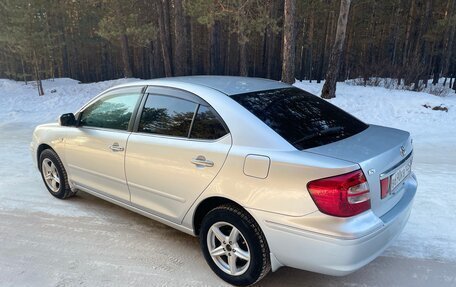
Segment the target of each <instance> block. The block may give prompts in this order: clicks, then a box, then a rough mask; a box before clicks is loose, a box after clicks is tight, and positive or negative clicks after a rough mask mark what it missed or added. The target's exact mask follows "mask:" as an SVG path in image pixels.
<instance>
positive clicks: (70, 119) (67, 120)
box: [59, 113, 76, 127]
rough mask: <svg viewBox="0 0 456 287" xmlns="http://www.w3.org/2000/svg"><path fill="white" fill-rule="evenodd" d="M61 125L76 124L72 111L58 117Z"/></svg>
mask: <svg viewBox="0 0 456 287" xmlns="http://www.w3.org/2000/svg"><path fill="white" fill-rule="evenodd" d="M59 122H60V125H61V126H64V127H70V126H75V125H76V117H75V116H74V114H73V113H68V114H63V115H61V116H60V118H59Z"/></svg>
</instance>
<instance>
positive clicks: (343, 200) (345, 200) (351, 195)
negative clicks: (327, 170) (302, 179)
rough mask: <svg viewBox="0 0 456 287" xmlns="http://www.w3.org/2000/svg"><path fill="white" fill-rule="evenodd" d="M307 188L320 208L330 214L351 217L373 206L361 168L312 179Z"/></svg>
mask: <svg viewBox="0 0 456 287" xmlns="http://www.w3.org/2000/svg"><path fill="white" fill-rule="evenodd" d="M307 189H308V190H309V192H310V195H311V196H312V199H313V201H314V202H315V204H316V205H317V207H318V209H319V210H320V211H321V212H323V213H326V214H328V215H333V216H338V217H349V216H353V215H356V214H360V213H362V212H364V211H366V210H369V209H370V208H371V203H370V196H369V185H368V183H367V180H366V177H365V176H364V173H363V171H362V170H360V169H359V170H356V171H353V172H350V173H347V174H342V175H338V176H334V177H328V178H323V179H318V180H314V181H311V182H309V183H308V184H307Z"/></svg>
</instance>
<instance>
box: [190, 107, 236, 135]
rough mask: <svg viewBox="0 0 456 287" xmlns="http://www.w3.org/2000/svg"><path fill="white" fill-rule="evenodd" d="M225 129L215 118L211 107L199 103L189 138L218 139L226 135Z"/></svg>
mask: <svg viewBox="0 0 456 287" xmlns="http://www.w3.org/2000/svg"><path fill="white" fill-rule="evenodd" d="M226 134H227V131H226V129H225V127H224V126H223V124H222V123H221V122H220V121H219V119H218V118H217V116H216V114H215V111H214V110H213V109H212V108H209V107H206V106H202V105H200V106H199V108H198V112H197V113H196V116H195V119H194V121H193V126H192V131H191V133H190V138H193V139H208V140H212V139H218V138H221V137H222V136H224V135H226Z"/></svg>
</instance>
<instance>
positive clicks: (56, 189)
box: [39, 149, 76, 199]
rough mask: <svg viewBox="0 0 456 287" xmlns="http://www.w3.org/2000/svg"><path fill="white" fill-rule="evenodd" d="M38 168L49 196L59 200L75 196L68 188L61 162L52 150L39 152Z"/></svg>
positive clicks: (66, 177)
mask: <svg viewBox="0 0 456 287" xmlns="http://www.w3.org/2000/svg"><path fill="white" fill-rule="evenodd" d="M39 168H40V173H41V178H42V179H43V182H44V185H45V186H46V188H47V190H48V191H49V193H50V194H52V195H53V196H55V197H57V198H59V199H65V198H68V197H71V196H73V195H75V194H76V192H73V191H72V190H71V188H70V184H69V183H68V176H67V173H66V171H65V168H64V167H63V164H62V161H61V160H60V158H59V156H58V155H57V154H56V153H55V152H54V151H53V150H51V149H46V150H44V151H42V152H41V154H40V159H39Z"/></svg>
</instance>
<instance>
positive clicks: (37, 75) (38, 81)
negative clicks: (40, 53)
mask: <svg viewBox="0 0 456 287" xmlns="http://www.w3.org/2000/svg"><path fill="white" fill-rule="evenodd" d="M33 60H34V66H35V67H34V70H35V81H36V88H37V89H38V96H44V90H43V83H42V82H41V77H40V72H39V65H38V58H37V57H36V52H35V50H33Z"/></svg>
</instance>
